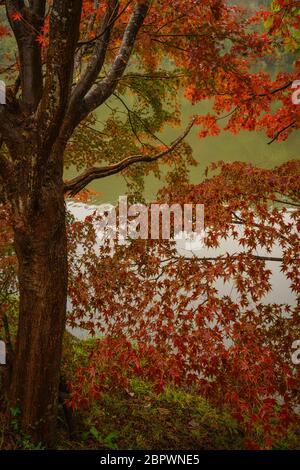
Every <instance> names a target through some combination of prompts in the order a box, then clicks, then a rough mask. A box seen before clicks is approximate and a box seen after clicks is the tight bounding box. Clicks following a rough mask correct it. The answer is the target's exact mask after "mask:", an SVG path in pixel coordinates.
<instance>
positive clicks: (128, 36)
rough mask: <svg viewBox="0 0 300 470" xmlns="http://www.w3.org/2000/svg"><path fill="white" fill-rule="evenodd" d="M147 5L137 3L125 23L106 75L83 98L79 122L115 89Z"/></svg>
mask: <svg viewBox="0 0 300 470" xmlns="http://www.w3.org/2000/svg"><path fill="white" fill-rule="evenodd" d="M149 6H150V0H145V1H143V2H139V3H137V5H136V7H135V9H134V12H133V14H132V16H131V18H130V20H129V22H128V24H127V27H126V30H125V33H124V36H123V40H122V44H121V46H120V49H119V52H118V54H117V56H116V58H115V60H114V62H113V64H112V66H111V68H110V70H109V72H108V74H107V76H106V77H105V78H104V79H103V80H102V82H101V83H100V84H99V85H98V86H96V87H95V88H94V89H93V90H91V91H90V92H89V93H88V94H87V95H86V96H85V98H84V100H83V103H82V107H81V111H80V116H79V122H80V121H81V120H82V119H84V118H85V117H86V116H87V115H88V114H89V113H90V112H92V111H94V110H95V109H96V108H98V106H100V105H101V104H103V103H104V102H105V101H106V100H107V99H108V98H109V97H110V96H111V95H112V93H113V92H114V91H115V89H116V87H117V84H118V81H119V80H120V78H121V77H122V75H123V73H124V71H125V70H126V67H127V65H128V62H129V59H130V57H131V54H132V50H133V47H134V44H135V40H136V37H137V34H138V32H139V30H140V28H141V26H142V25H143V23H144V20H145V18H146V15H147V13H148V10H149Z"/></svg>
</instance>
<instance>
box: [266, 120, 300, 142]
mask: <svg viewBox="0 0 300 470" xmlns="http://www.w3.org/2000/svg"><path fill="white" fill-rule="evenodd" d="M296 123H297V121H293V122H291V123H290V124H288V125H287V126H285V127H284V128H283V129H280V131H278V132H277V133H276V134H275V136H274V137H273V139H272V140H270V142H268V145H271V144H273V142H275V140H277V139H278V137H279V136H280V135H281V134H282V133H283V132H284V131H286V130H287V129H290V128H291V127H293V126H294V125H295V124H296Z"/></svg>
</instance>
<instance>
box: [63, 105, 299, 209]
mask: <svg viewBox="0 0 300 470" xmlns="http://www.w3.org/2000/svg"><path fill="white" fill-rule="evenodd" d="M210 110H211V105H210V103H209V102H207V101H206V102H203V103H200V104H198V105H196V106H192V105H191V103H190V102H188V101H187V100H185V99H184V98H183V99H182V126H181V127H180V128H177V129H176V128H175V129H174V128H170V127H169V128H166V130H165V131H164V132H163V133H162V134H161V136H160V137H161V138H162V139H163V140H164V142H166V143H170V142H172V141H173V140H174V139H175V138H176V137H178V135H180V134H181V133H182V129H184V128H185V126H187V124H188V122H189V120H190V117H191V116H192V115H194V114H206V113H207V112H209V111H210ZM98 113H99V115H101V117H102V120H103V119H105V118H106V113H107V111H105V110H102V108H100V109H99V110H98ZM224 125H226V120H224ZM198 132H199V128H194V129H193V130H192V131H191V133H190V135H189V136H188V137H187V139H186V141H187V142H188V143H189V144H190V145H191V146H192V149H193V154H194V157H195V159H196V160H197V162H198V166H197V167H192V168H191V171H190V181H191V183H199V182H200V181H201V180H202V178H203V175H204V171H205V168H206V167H207V166H208V165H209V164H210V163H212V162H215V161H218V160H223V161H225V162H234V161H242V162H248V163H251V164H253V165H256V166H260V167H263V168H273V167H274V166H277V165H281V164H283V163H285V162H287V161H288V160H295V159H298V158H300V155H299V136H300V131H295V132H294V133H292V134H291V135H290V137H289V138H288V140H287V141H286V142H281V143H277V142H274V143H273V144H272V145H268V141H269V139H268V137H267V136H266V135H265V134H264V133H258V132H246V131H243V132H240V133H239V134H238V135H232V134H230V133H229V132H221V134H220V135H219V136H217V137H207V138H205V139H199V137H198V136H197V133H198ZM163 173H164V170H163V171H162V174H163ZM76 174H77V171H76V170H75V169H74V168H70V169H68V170H66V172H65V177H66V179H70V178H72V177H74V176H75V175H76ZM162 185H163V177H162V180H161V181H159V180H158V179H157V178H155V177H154V176H152V175H149V176H147V177H146V178H145V197H146V200H147V201H148V202H150V201H152V200H153V199H154V197H155V195H156V193H157V190H158V189H159V188H160V187H161V186H162ZM90 187H91V188H92V189H94V190H96V191H97V192H99V193H100V196H99V198H98V200H99V202H100V201H101V202H110V203H115V202H117V200H118V197H119V195H121V194H126V190H127V185H126V182H125V180H124V178H123V177H122V176H121V175H116V176H110V177H108V178H106V179H102V180H98V181H94V182H93V183H92V184H91V185H90Z"/></svg>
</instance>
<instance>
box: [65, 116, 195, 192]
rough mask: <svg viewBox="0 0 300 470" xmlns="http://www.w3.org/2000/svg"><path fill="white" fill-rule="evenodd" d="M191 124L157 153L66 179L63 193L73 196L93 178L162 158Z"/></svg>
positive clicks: (183, 135)
mask: <svg viewBox="0 0 300 470" xmlns="http://www.w3.org/2000/svg"><path fill="white" fill-rule="evenodd" d="M193 125H194V120H193V121H192V122H191V123H190V124H189V125H188V127H187V128H186V130H185V131H184V133H183V134H182V135H181V136H180V137H178V138H177V139H176V140H175V141H174V142H173V143H172V144H171V145H170V146H169V147H168V148H167V149H165V150H163V151H161V152H159V153H157V154H156V155H133V156H130V157H127V158H124V159H123V160H121V161H120V162H118V163H114V164H113V165H109V166H105V167H98V168H97V167H92V168H89V169H88V170H86V171H85V172H84V173H82V174H81V175H79V176H77V177H76V178H74V179H72V180H70V181H68V182H67V183H66V184H65V193H67V194H68V195H69V196H71V197H72V196H75V195H76V194H78V193H79V192H80V191H82V190H83V189H84V188H85V187H86V186H87V185H88V184H89V183H91V182H92V181H94V180H95V179H101V178H106V177H107V176H111V175H115V174H117V173H120V172H121V171H123V170H125V169H126V168H128V167H129V166H131V165H133V164H135V163H152V162H155V161H157V160H159V159H161V158H163V157H164V156H166V155H168V154H170V153H171V152H172V151H173V150H175V149H176V147H177V146H178V145H179V144H180V143H181V142H182V141H183V140H184V139H185V137H186V136H187V135H188V134H189V133H190V131H191V129H192V127H193Z"/></svg>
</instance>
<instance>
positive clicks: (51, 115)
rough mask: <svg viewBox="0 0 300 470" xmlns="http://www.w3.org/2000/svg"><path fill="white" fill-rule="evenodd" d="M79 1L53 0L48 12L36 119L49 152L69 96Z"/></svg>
mask: <svg viewBox="0 0 300 470" xmlns="http://www.w3.org/2000/svg"><path fill="white" fill-rule="evenodd" d="M81 11H82V0H54V1H53V6H52V9H51V14H50V33H49V47H48V53H47V59H46V78H45V87H44V91H43V97H42V100H41V104H40V106H39V110H38V115H37V119H38V121H39V122H40V129H41V134H42V136H41V137H42V138H44V139H43V140H44V147H45V151H48V152H49V151H50V150H51V148H52V145H53V143H54V140H55V138H56V135H57V129H58V128H60V126H61V124H62V122H63V119H64V116H65V113H66V110H67V107H68V103H69V99H70V94H71V87H72V82H73V71H74V56H75V50H76V45H77V42H78V38H79V28H80V18H81Z"/></svg>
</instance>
